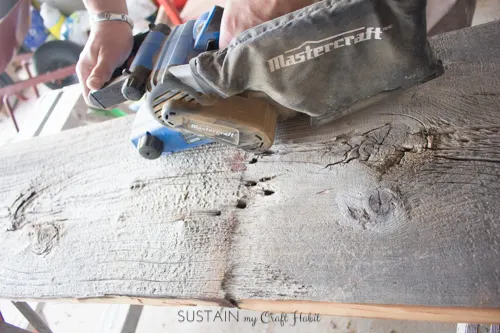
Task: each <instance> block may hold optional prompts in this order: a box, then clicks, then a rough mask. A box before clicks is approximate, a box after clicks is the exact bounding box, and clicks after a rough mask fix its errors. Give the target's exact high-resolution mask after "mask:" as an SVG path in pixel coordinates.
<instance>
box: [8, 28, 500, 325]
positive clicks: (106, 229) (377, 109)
mask: <svg viewBox="0 0 500 333" xmlns="http://www.w3.org/2000/svg"><path fill="white" fill-rule="evenodd" d="M499 36H500V23H499V22H494V23H491V24H488V25H484V26H479V27H475V28H470V29H464V30H460V31H456V32H452V33H449V34H446V35H443V36H439V37H436V38H434V39H433V40H432V44H433V47H434V48H435V51H436V53H437V55H438V57H439V58H440V59H442V61H443V64H444V66H445V69H446V74H445V75H444V76H442V77H440V78H438V79H435V80H433V81H430V82H428V83H426V84H423V85H421V86H419V87H415V88H413V89H410V90H408V91H406V92H404V93H400V94H398V95H393V97H392V98H391V99H390V100H386V101H383V102H381V103H379V104H377V105H374V106H371V107H370V109H368V110H364V111H360V112H358V113H356V114H354V115H352V116H348V117H346V118H344V119H342V120H341V121H337V122H335V123H332V124H328V125H326V126H323V127H319V128H311V127H309V125H308V119H307V118H306V117H298V118H296V119H293V120H291V121H288V122H286V123H284V124H282V125H281V127H280V128H279V131H278V140H277V144H276V145H275V146H274V147H273V148H272V151H269V152H267V153H264V154H260V155H254V154H250V153H244V152H241V151H237V150H234V149H231V148H226V147H222V146H219V145H215V144H214V145H210V146H205V147H201V148H199V149H195V150H191V151H187V152H184V153H181V154H176V155H173V156H169V157H165V158H162V159H160V160H157V161H146V160H143V159H141V158H140V157H139V156H138V155H137V153H136V152H135V151H134V150H133V148H132V146H131V144H130V143H129V141H128V135H129V131H130V127H131V123H132V118H124V119H118V120H116V121H110V122H106V123H103V124H99V125H95V126H88V127H84V128H78V129H75V130H71V131H67V132H63V133H60V134H59V135H55V136H51V137H43V138H36V139H34V140H31V141H29V142H22V143H18V144H15V145H11V146H8V147H4V148H2V149H1V150H0V156H1V163H0V177H1V182H0V253H2V256H1V257H0V297H3V298H11V299H22V298H31V299H33V298H35V299H48V298H52V299H61V298H67V299H81V298H83V299H84V298H93V299H95V298H100V297H103V298H104V299H105V300H110V301H111V300H113V299H114V297H115V296H118V297H120V298H121V299H125V300H126V299H127V298H128V297H130V298H137V299H143V298H145V299H160V300H164V299H165V300H166V299H169V300H173V301H174V302H175V301H176V300H178V301H179V302H180V303H182V304H185V303H184V302H188V303H189V302H191V301H186V300H194V302H195V303H198V302H200V303H201V302H206V304H220V305H227V306H232V305H235V304H236V305H237V304H240V306H242V307H244V306H245V304H250V303H248V302H250V301H251V302H253V303H251V304H252V305H251V306H252V308H253V309H262V310H264V309H265V308H266V306H268V305H269V304H275V306H276V308H281V307H280V306H281V305H280V304H285V303H281V302H278V301H292V302H295V303H291V304H293V306H292V307H295V306H297V307H298V308H297V309H296V310H299V311H300V310H301V309H308V308H309V307H307V306H305V305H304V304H306V303H307V302H325V303H327V305H328V304H332V305H331V306H332V308H333V307H334V305H333V304H337V303H346V309H348V308H349V304H362V305H367V306H369V305H378V304H385V306H389V307H394V308H396V309H399V310H398V311H402V312H401V313H404V312H405V310H404V309H407V308H409V306H417V307H420V306H427V307H439V308H447V309H449V308H461V307H466V308H477V312H474V311H471V314H472V315H471V316H473V317H471V318H470V319H471V320H470V321H471V322H473V321H474V320H472V319H474V318H477V319H483V318H484V317H482V316H481V315H479V313H482V314H484V313H490V314H491V313H494V314H498V309H500V288H499V285H500V248H499V241H500V218H499V216H500V206H499V205H498V201H499V200H498V199H499V198H500V184H499V180H500V134H499V130H500V117H499V115H500V80H499V79H498V78H499V77H500V45H499V43H498V37H499ZM259 300H260V301H259ZM268 301H276V302H275V303H274V302H271V303H269V302H268ZM302 301H306V303H302ZM326 308H328V306H326V307H325V309H326ZM324 311H333V310H324ZM336 311H337V310H336ZM346 311H347V310H346ZM425 311H426V310H422V311H421V312H425ZM354 312H355V311H354ZM354 312H353V314H355V313H354ZM323 313H325V312H323ZM349 313H350V312H349ZM462 313H463V312H460V313H455V315H451V316H448V315H445V312H443V313H442V315H443V316H444V317H443V318H446V320H452V321H460V320H461V318H462ZM475 313H478V314H477V316H475V317H474V314H475ZM363 315H367V316H377V315H378V314H375V312H373V313H371V312H370V311H365V312H363ZM387 316H389V315H387ZM393 316H394V317H397V318H401V317H404V315H397V314H393ZM415 317H417V316H416V315H415ZM437 317H438V316H435V317H434V318H431V319H432V320H437V319H436V318H437ZM498 318H499V320H500V316H498ZM412 319H416V318H414V317H412Z"/></svg>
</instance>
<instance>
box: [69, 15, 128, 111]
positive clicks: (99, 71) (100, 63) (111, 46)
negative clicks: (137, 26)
mask: <svg viewBox="0 0 500 333" xmlns="http://www.w3.org/2000/svg"><path fill="white" fill-rule="evenodd" d="M133 44H134V40H133V35H132V29H131V28H130V26H129V25H128V23H126V22H121V21H102V22H97V23H95V24H94V25H93V26H92V30H91V32H90V37H89V40H88V41H87V44H86V45H85V48H84V49H83V51H82V53H81V54H80V59H79V61H78V64H77V66H76V73H77V75H78V79H79V81H80V84H81V86H82V91H83V97H84V99H85V102H87V104H89V105H91V103H90V102H89V100H88V95H89V92H90V91H91V90H98V89H100V88H102V86H103V85H104V84H105V83H106V82H108V81H109V80H110V79H111V75H112V74H113V72H114V71H115V69H116V68H117V67H119V66H121V65H122V64H123V63H124V62H125V60H127V58H128V56H129V55H130V52H131V51H132V47H133Z"/></svg>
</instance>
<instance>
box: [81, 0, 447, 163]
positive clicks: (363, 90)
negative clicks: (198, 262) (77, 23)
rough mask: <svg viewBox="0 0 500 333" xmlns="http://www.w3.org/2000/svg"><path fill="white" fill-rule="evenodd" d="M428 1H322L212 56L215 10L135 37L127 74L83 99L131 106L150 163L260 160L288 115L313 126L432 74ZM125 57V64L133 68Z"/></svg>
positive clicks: (436, 70)
mask: <svg viewBox="0 0 500 333" xmlns="http://www.w3.org/2000/svg"><path fill="white" fill-rule="evenodd" d="M425 7H426V1H416V0H409V1H398V0H380V1H375V0H372V1H370V0H358V1H356V0H354V1H345V0H331V1H328V0H326V1H320V2H318V3H315V4H313V5H311V6H308V7H305V8H303V9H301V10H298V11H296V12H293V13H290V14H287V15H285V16H282V17H279V18H277V19H275V20H272V21H269V22H265V23H263V24H261V25H259V26H256V27H254V28H252V29H250V30H247V31H245V32H244V33H243V34H241V35H240V36H238V37H237V38H235V39H233V40H232V41H231V43H230V44H229V45H228V47H226V48H224V49H219V45H218V44H219V33H220V24H221V19H222V15H223V8H221V7H217V6H216V7H214V8H213V9H212V10H211V11H210V12H208V13H205V14H204V15H202V16H201V17H200V18H198V19H197V20H192V21H188V22H186V23H184V24H182V25H179V26H176V27H175V28H174V29H173V30H171V29H170V28H169V27H168V26H166V25H163V24H158V25H156V26H151V27H150V28H151V30H150V32H149V33H146V34H142V35H139V36H136V37H135V45H134V50H133V52H132V54H131V61H129V62H127V63H126V64H128V63H130V62H131V64H130V66H127V65H124V66H122V68H120V69H119V70H117V71H116V72H115V73H119V74H122V75H121V77H119V78H118V79H116V80H114V81H112V82H110V83H109V84H107V85H105V86H104V88H102V89H100V90H98V91H93V92H91V93H90V96H89V98H90V100H91V101H92V102H93V103H94V104H96V105H98V106H100V107H102V108H109V107H112V106H115V105H117V104H119V103H121V102H123V101H125V100H133V101H137V100H141V99H143V102H142V103H141V108H140V109H139V112H138V114H137V116H136V120H135V122H134V126H133V129H132V142H133V143H134V144H135V145H136V147H137V148H138V150H139V153H140V154H141V155H142V156H143V157H145V158H148V159H154V158H158V157H159V156H161V155H162V154H164V153H172V152H176V151H179V150H184V149H188V148H192V147H195V146H199V145H201V144H206V143H209V142H213V141H216V142H220V143H223V144H226V145H230V146H234V147H237V148H241V149H244V150H247V151H255V152H258V151H265V150H267V149H269V148H270V147H271V146H272V144H273V142H274V136H275V131H276V126H277V122H278V120H279V118H280V115H281V114H283V113H287V114H289V111H290V110H292V111H294V112H301V113H306V114H308V115H309V116H311V119H312V124H315V125H320V124H323V123H325V122H328V121H332V120H335V119H338V118H339V117H341V116H343V115H345V114H347V113H350V112H352V111H353V110H356V109H359V108H360V107H364V106H366V105H367V101H370V100H375V99H380V98H376V96H378V97H380V96H384V95H387V93H388V92H393V91H398V90H401V89H405V88H408V87H411V86H414V85H416V84H419V83H423V82H425V81H427V80H430V79H432V78H434V77H436V76H438V75H440V74H441V73H442V66H441V65H440V62H439V61H438V60H436V59H435V57H434V56H433V54H432V51H431V49H430V46H429V43H428V41H427V36H426V24H425ZM132 59H133V60H132Z"/></svg>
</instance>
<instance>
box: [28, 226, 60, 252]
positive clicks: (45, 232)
mask: <svg viewBox="0 0 500 333" xmlns="http://www.w3.org/2000/svg"><path fill="white" fill-rule="evenodd" d="M28 235H29V239H30V243H31V251H32V252H33V253H34V254H36V255H40V256H46V255H48V254H49V253H50V251H52V248H53V247H54V246H55V245H56V244H57V242H58V241H59V229H58V228H57V227H56V226H55V225H54V224H52V223H46V224H36V225H31V226H30V231H29V234H28Z"/></svg>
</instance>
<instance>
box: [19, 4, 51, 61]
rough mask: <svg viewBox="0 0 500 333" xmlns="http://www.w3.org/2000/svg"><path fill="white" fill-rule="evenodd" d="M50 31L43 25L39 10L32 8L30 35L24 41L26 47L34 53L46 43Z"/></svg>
mask: <svg viewBox="0 0 500 333" xmlns="http://www.w3.org/2000/svg"><path fill="white" fill-rule="evenodd" d="M49 34H50V33H49V32H48V30H47V29H46V28H45V26H44V25H43V18H42V16H41V15H40V12H39V11H38V9H36V8H34V7H31V26H30V29H29V30H28V35H27V36H26V38H25V39H24V46H25V47H26V48H27V49H28V50H30V51H31V52H34V51H35V50H36V49H37V48H38V47H39V46H40V45H42V44H43V43H45V41H46V40H47V37H48V36H49Z"/></svg>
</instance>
